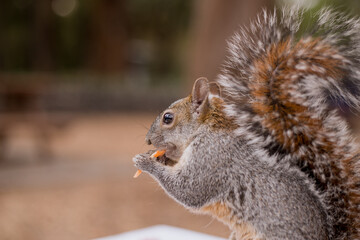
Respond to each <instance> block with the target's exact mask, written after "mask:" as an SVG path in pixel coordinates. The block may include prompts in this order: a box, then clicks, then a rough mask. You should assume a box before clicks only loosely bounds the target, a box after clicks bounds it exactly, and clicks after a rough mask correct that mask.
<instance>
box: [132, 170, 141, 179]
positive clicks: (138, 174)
mask: <svg viewBox="0 0 360 240" xmlns="http://www.w3.org/2000/svg"><path fill="white" fill-rule="evenodd" d="M141 173H142V171H141V170H140V169H138V170H137V171H136V173H135V175H134V178H137V177H138V176H140V174H141Z"/></svg>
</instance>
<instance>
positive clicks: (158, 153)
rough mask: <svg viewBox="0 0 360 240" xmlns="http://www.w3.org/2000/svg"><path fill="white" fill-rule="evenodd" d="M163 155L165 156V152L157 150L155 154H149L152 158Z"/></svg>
mask: <svg viewBox="0 0 360 240" xmlns="http://www.w3.org/2000/svg"><path fill="white" fill-rule="evenodd" d="M164 154H165V150H157V151H156V152H154V153H153V154H151V157H152V158H156V157H161V156H162V155H164Z"/></svg>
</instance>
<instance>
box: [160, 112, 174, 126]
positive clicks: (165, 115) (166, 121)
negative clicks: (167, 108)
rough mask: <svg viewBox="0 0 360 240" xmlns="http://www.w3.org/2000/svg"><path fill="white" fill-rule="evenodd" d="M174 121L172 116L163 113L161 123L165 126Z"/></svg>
mask: <svg viewBox="0 0 360 240" xmlns="http://www.w3.org/2000/svg"><path fill="white" fill-rule="evenodd" d="M173 120H174V115H173V114H172V113H165V114H164V116H163V122H164V123H165V124H170V123H172V121H173Z"/></svg>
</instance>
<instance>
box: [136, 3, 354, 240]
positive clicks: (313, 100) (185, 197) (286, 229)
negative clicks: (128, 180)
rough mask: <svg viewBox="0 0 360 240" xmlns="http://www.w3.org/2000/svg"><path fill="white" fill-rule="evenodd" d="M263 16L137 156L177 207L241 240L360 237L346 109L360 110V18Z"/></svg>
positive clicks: (166, 116) (292, 12) (166, 114)
mask: <svg viewBox="0 0 360 240" xmlns="http://www.w3.org/2000/svg"><path fill="white" fill-rule="evenodd" d="M302 19H303V10H301V9H299V8H284V9H282V10H280V11H274V12H272V13H269V12H267V11H263V12H262V13H261V14H260V15H259V16H258V18H257V20H256V21H255V22H253V23H252V24H251V26H250V27H249V28H248V29H241V30H240V31H239V32H238V33H237V34H235V36H234V37H233V38H232V39H231V41H230V43H229V56H228V58H227V60H226V62H225V64H224V67H223V70H222V73H221V74H220V75H219V76H218V78H217V79H216V80H215V81H214V82H211V83H209V82H208V80H207V79H205V78H200V79H198V80H196V81H195V83H194V86H193V89H192V92H191V94H190V95H189V96H188V97H186V98H183V99H180V100H178V101H176V102H174V103H172V104H171V105H170V106H169V107H168V108H167V109H166V110H164V111H163V112H162V113H161V114H160V115H159V116H158V117H157V118H156V120H155V121H154V123H153V124H152V126H151V128H150V130H149V132H148V133H147V136H146V142H147V143H148V144H152V145H153V146H154V147H155V148H156V149H162V150H165V155H163V156H160V157H157V158H152V157H151V154H152V153H153V152H154V151H149V152H148V153H144V154H139V155H137V156H135V157H134V159H133V161H134V162H135V166H136V167H137V168H138V169H140V170H142V171H144V172H147V173H149V174H150V175H151V176H152V177H153V178H154V179H156V180H157V181H158V182H159V184H160V185H161V186H162V187H163V188H164V190H165V191H166V192H167V193H168V194H169V196H171V197H172V198H173V199H174V200H175V201H177V202H179V203H180V204H182V205H183V206H185V207H186V208H188V209H189V210H191V211H194V212H197V213H205V214H211V215H212V216H214V217H216V218H218V219H219V220H221V221H222V222H224V223H225V224H227V225H228V226H229V228H230V229H231V230H232V235H231V236H230V239H232V240H240V239H241V240H242V239H253V240H255V239H291V240H296V239H318V240H320V239H336V240H340V239H341V240H343V239H360V151H359V149H360V148H359V147H358V146H357V144H356V143H355V142H354V140H353V138H352V136H351V134H350V132H349V131H348V126H347V123H346V121H345V120H344V119H342V118H341V117H340V114H339V112H338V111H339V109H338V108H334V107H333V106H332V105H331V104H329V100H332V101H331V102H339V101H342V102H345V103H346V104H347V105H348V106H349V107H350V108H354V109H356V108H359V106H360V20H359V19H353V18H348V17H347V16H345V15H343V14H340V13H337V12H334V11H332V10H330V9H322V10H320V11H319V12H318V13H317V22H316V24H314V26H312V28H311V31H308V33H305V34H302V35H300V34H299V29H300V25H301V23H302Z"/></svg>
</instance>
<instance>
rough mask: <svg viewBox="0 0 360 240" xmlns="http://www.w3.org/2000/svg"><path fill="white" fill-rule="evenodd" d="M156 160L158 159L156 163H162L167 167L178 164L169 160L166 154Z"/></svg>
mask: <svg viewBox="0 0 360 240" xmlns="http://www.w3.org/2000/svg"><path fill="white" fill-rule="evenodd" d="M155 159H156V161H158V162H159V163H161V164H163V165H165V166H174V165H175V164H176V163H177V162H176V161H174V160H172V159H170V158H168V157H167V156H166V153H165V154H163V155H161V156H158V157H156V158H155Z"/></svg>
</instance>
